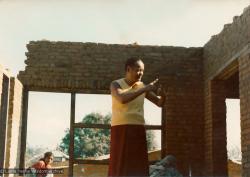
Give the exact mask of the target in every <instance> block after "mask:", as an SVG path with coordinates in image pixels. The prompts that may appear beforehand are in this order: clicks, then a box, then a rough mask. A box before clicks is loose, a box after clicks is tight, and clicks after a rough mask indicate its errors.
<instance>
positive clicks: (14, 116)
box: [0, 67, 22, 176]
mask: <svg viewBox="0 0 250 177" xmlns="http://www.w3.org/2000/svg"><path fill="white" fill-rule="evenodd" d="M3 76H5V77H7V78H8V79H9V82H8V84H9V86H8V93H7V92H4V93H2V91H3V90H2V89H3V88H2V86H3ZM0 78H1V79H0V91H1V94H0V98H1V99H0V100H1V103H2V98H3V96H5V97H6V96H7V102H6V105H7V118H6V122H5V121H4V123H3V121H2V119H1V120H0V127H1V131H2V130H3V127H4V129H5V132H1V149H2V148H5V151H4V155H1V157H2V158H1V159H0V160H1V164H2V167H4V168H18V165H19V157H20V141H21V137H20V135H21V133H20V131H21V111H22V110H21V108H22V106H21V103H22V84H21V83H20V81H18V80H17V79H16V78H14V77H11V76H10V73H9V72H8V71H7V70H5V69H4V68H3V67H0ZM1 108H2V105H1V106H0V109H1ZM0 111H1V110H0ZM3 138H4V139H5V143H4V144H3V142H2V140H3ZM5 176H14V174H9V175H5Z"/></svg>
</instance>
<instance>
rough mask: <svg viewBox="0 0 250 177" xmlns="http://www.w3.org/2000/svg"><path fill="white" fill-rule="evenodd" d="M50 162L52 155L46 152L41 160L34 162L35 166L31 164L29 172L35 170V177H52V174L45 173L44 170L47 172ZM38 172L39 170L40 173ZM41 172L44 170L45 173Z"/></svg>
mask: <svg viewBox="0 0 250 177" xmlns="http://www.w3.org/2000/svg"><path fill="white" fill-rule="evenodd" d="M52 161H53V153H52V152H46V153H45V154H44V157H43V158H41V159H40V160H39V161H38V162H36V163H35V164H33V165H32V166H31V171H32V169H35V170H37V171H36V172H35V174H36V176H37V177H44V176H47V177H48V176H50V177H52V176H53V174H48V173H46V170H49V169H50V168H51V165H50V164H51V163H52ZM39 170H41V171H40V172H39ZM42 170H45V171H42Z"/></svg>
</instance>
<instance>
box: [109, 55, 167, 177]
mask: <svg viewBox="0 0 250 177" xmlns="http://www.w3.org/2000/svg"><path fill="white" fill-rule="evenodd" d="M125 71H126V74H125V78H121V79H118V80H115V81H113V82H112V83H111V85H110V90H111V96H112V119H111V147H110V165H109V173H108V175H109V176H149V169H148V154H147V142H146V131H145V127H144V123H145V121H144V108H143V105H144V98H145V97H146V98H147V99H149V100H150V101H151V102H153V103H154V104H156V105H157V106H159V107H162V106H163V104H164V101H165V95H166V93H165V91H164V90H161V88H158V89H157V87H156V84H157V82H158V79H156V80H155V81H153V82H151V83H150V84H148V85H145V84H144V83H143V82H141V78H142V76H143V72H144V63H143V62H142V60H141V59H140V58H137V57H132V58H129V59H128V60H127V61H126V64H125ZM156 90H158V93H159V95H160V97H158V96H157V95H156V94H155V92H156Z"/></svg>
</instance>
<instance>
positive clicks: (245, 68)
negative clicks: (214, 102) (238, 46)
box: [239, 54, 250, 177]
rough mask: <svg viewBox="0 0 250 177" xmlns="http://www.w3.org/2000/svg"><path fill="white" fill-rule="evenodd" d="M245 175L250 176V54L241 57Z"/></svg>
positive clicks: (242, 140)
mask: <svg viewBox="0 0 250 177" xmlns="http://www.w3.org/2000/svg"><path fill="white" fill-rule="evenodd" d="M239 71H240V74H239V75H240V77H239V78H240V112H241V151H242V164H243V165H242V169H243V174H242V175H243V177H245V176H246V177H248V176H250V107H249V104H250V54H248V55H245V56H242V57H241V58H240V59H239Z"/></svg>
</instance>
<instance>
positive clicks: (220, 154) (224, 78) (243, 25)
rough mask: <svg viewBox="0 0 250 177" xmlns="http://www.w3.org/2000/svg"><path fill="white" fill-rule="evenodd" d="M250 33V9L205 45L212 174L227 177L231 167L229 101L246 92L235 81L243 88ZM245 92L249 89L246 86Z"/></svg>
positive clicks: (207, 150)
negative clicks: (241, 62)
mask: <svg viewBox="0 0 250 177" xmlns="http://www.w3.org/2000/svg"><path fill="white" fill-rule="evenodd" d="M249 31H250V9H249V8H246V9H245V11H244V13H243V14H242V15H241V16H239V17H234V19H233V23H232V24H227V25H225V26H224V29H223V30H222V32H221V33H220V34H218V35H215V36H213V37H212V39H211V40H210V41H209V42H208V43H207V44H206V45H205V46H204V63H203V66H204V85H205V87H204V93H205V95H204V96H205V130H204V131H205V135H204V136H205V164H206V174H208V175H227V167H226V166H225V165H224V164H225V163H226V160H227V154H226V112H225V111H226V109H225V99H226V98H232V97H233V98H239V95H240V94H239V93H237V92H239V89H240V90H241V89H243V88H239V87H237V85H235V83H233V81H236V82H237V83H236V84H239V85H240V87H241V86H242V84H241V83H240V82H239V72H240V73H241V72H242V71H241V68H240V69H239V68H238V59H239V57H241V56H242V55H244V54H245V53H247V52H249V49H250V48H249V42H250V33H249ZM238 71H239V72H238ZM231 77H233V79H230V78H231ZM248 84H249V83H248ZM244 89H247V88H246V87H245V86H244ZM240 97H241V98H242V96H240ZM241 106H242V103H241ZM241 110H242V108H241ZM241 125H242V123H241ZM248 135H249V134H248ZM249 136H250V135H249ZM244 143H246V142H242V144H243V146H244ZM218 147H219V148H218ZM243 166H244V161H243Z"/></svg>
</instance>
